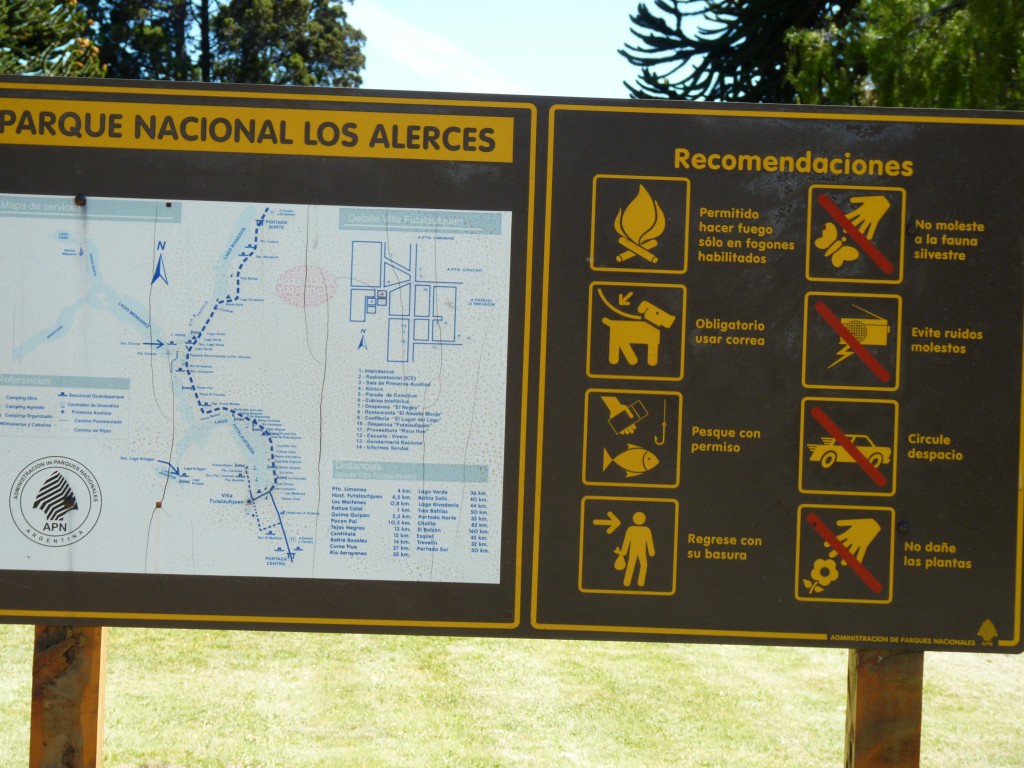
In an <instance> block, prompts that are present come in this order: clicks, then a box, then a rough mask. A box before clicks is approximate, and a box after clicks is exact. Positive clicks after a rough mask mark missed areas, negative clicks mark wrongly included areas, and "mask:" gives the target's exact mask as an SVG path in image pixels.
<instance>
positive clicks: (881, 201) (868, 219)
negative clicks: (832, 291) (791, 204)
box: [807, 184, 906, 283]
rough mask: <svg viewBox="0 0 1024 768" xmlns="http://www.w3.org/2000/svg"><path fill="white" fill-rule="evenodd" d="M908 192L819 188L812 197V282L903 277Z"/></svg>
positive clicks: (809, 227) (885, 280)
mask: <svg viewBox="0 0 1024 768" xmlns="http://www.w3.org/2000/svg"><path fill="white" fill-rule="evenodd" d="M905 198H906V193H905V192H904V190H902V189H899V188H896V187H841V186H834V185H830V184H814V185H812V186H811V189H810V192H809V194H808V216H807V219H808V222H807V279H808V280H825V281H840V282H854V283H857V282H859V283H898V282H900V281H902V279H903V247H904V229H905V227H904V222H905V220H906V210H905V209H906V205H905Z"/></svg>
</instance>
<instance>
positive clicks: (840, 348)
mask: <svg viewBox="0 0 1024 768" xmlns="http://www.w3.org/2000/svg"><path fill="white" fill-rule="evenodd" d="M901 321H902V300H901V299H900V297H899V296H880V295H876V294H862V293H809V294H807V296H806V300H805V304H804V349H803V384H804V386H805V387H809V388H829V389H864V390H887V391H891V390H895V389H896V388H897V387H899V369H900V366H899V363H900V336H901V334H900V331H901Z"/></svg>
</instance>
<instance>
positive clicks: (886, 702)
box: [845, 650, 924, 768]
mask: <svg viewBox="0 0 1024 768" xmlns="http://www.w3.org/2000/svg"><path fill="white" fill-rule="evenodd" d="M923 682H924V652H923V651H867V650H851V651H850V670H849V680H848V684H847V702H846V762H845V766H846V768H918V767H919V766H920V764H921V690H922V686H923Z"/></svg>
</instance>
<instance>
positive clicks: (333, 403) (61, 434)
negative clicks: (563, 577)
mask: <svg viewBox="0 0 1024 768" xmlns="http://www.w3.org/2000/svg"><path fill="white" fill-rule="evenodd" d="M21 85H22V84H21V83H19V82H17V81H11V82H5V83H0V90H2V89H3V88H5V87H8V88H10V89H11V90H12V91H13V95H12V99H11V100H10V102H9V103H10V104H12V105H13V104H17V105H18V106H19V108H20V109H21V111H22V112H23V115H22V117H21V118H18V119H17V120H14V121H0V122H7V125H5V126H4V134H3V135H0V153H2V154H3V155H4V156H5V157H11V158H12V160H13V158H14V157H15V156H19V157H21V158H22V162H24V158H25V156H26V155H29V156H31V157H34V163H32V168H33V169H32V170H31V171H29V172H28V173H27V174H19V176H18V178H17V181H12V182H10V183H6V184H5V185H4V189H0V273H2V276H3V279H2V280H0V306H3V307H4V308H5V311H4V314H5V318H4V322H3V332H2V338H0V437H2V438H3V439H2V440H0V473H2V475H3V480H4V485H5V487H6V489H7V490H9V493H8V507H9V510H8V511H9V514H5V515H0V527H2V528H3V529H6V532H4V533H3V535H0V567H2V568H3V569H4V570H5V571H9V572H11V575H12V576H15V580H16V581H17V582H18V583H19V585H21V586H22V587H23V589H21V590H20V593H19V596H18V597H17V598H16V599H15V600H14V603H13V604H8V605H4V606H0V608H2V609H5V611H4V613H5V614H6V615H7V616H8V617H10V618H12V619H13V620H18V618H19V617H21V618H25V617H28V616H49V615H53V614H56V615H61V616H64V617H65V618H70V619H74V618H76V617H77V618H81V619H85V618H93V619H96V620H104V621H107V622H109V621H111V620H125V621H143V622H145V621H172V622H176V623H177V622H182V621H184V622H186V623H194V624H199V625H210V624H218V623H221V624H238V623H247V624H264V625H265V624H268V623H269V624H281V625H285V626H296V625H297V626H303V625H309V626H331V625H336V626H339V627H340V626H345V625H359V626H375V625H386V626H390V627H398V628H401V627H410V628H416V627H420V626H424V625H426V626H442V627H443V626H451V627H456V628H457V627H477V628H486V627H494V628H500V627H505V628H512V627H514V626H515V625H516V624H517V623H518V614H519V593H518V587H517V582H518V579H517V575H518V571H519V554H520V541H519V539H518V535H517V532H518V529H519V518H520V516H521V506H522V503H521V498H520V496H521V493H520V486H521V481H520V474H521V466H520V462H519V458H520V457H519V454H520V451H521V445H522V440H521V438H522V435H521V434H520V431H519V425H518V423H517V422H516V421H515V419H512V418H509V415H510V414H514V413H518V412H519V411H520V408H521V407H522V402H521V401H522V397H523V391H522V387H521V385H520V384H519V383H520V382H521V381H522V380H523V376H524V373H525V372H524V371H523V370H522V368H521V366H522V364H523V363H522V362H521V361H522V360H523V358H524V357H525V356H524V355H522V354H521V352H522V348H523V344H524V337H525V329H526V327H527V323H526V309H525V306H526V303H527V301H528V295H527V294H528V290H527V280H526V275H525V269H526V267H527V266H528V260H529V247H528V237H527V226H526V222H527V221H528V219H529V217H530V214H531V207H532V189H531V188H530V185H529V181H528V180H529V171H528V167H527V166H528V165H529V163H530V160H531V157H532V154H533V119H532V117H533V116H532V111H531V108H529V107H517V106H515V105H502V104H490V103H481V102H454V103H445V104H442V103H438V102H427V101H426V100H418V101H415V100H410V99H405V100H401V103H389V102H387V101H386V100H384V99H380V98H365V99H361V98H356V97H354V96H352V95H350V94H347V93H344V92H327V93H326V95H321V94H320V93H319V92H317V93H316V94H313V93H311V92H309V91H305V92H302V95H305V96H307V97H308V98H304V99H300V100H298V103H297V104H296V103H295V101H294V100H295V99H296V95H297V94H296V93H294V92H292V91H283V90H267V91H258V92H245V93H234V92H226V91H221V90H219V89H209V90H203V91H192V90H188V91H180V90H175V91H173V92H171V91H170V90H167V89H161V90H157V89H146V88H127V87H122V88H118V87H114V88H109V89H106V90H103V91H101V92H100V93H99V94H97V93H94V92H90V93H88V94H75V97H76V98H75V99H74V100H73V101H65V102H64V103H63V104H62V103H61V102H60V101H59V98H60V97H64V98H65V99H67V98H68V94H67V93H65V92H64V91H63V90H62V89H61V88H60V87H59V86H57V85H54V86H52V88H53V90H52V92H50V93H47V92H46V91H45V89H44V90H43V91H42V94H43V95H44V96H49V97H50V98H40V91H38V90H37V91H33V97H32V98H24V96H25V92H24V91H22V90H19V88H20V87H21ZM172 93H173V97H172ZM15 95H16V96H17V98H14V96H15ZM140 97H141V99H142V102H143V103H142V104H141V106H140V105H139V104H137V103H135V101H134V100H135V99H136V98H140ZM83 98H84V100H83ZM162 98H163V99H164V100H166V101H167V102H168V104H166V105H164V106H162V104H161V102H162ZM90 99H92V100H93V101H90ZM171 102H173V103H171ZM69 103H74V104H79V105H82V104H85V105H86V107H87V108H86V109H84V110H80V111H83V112H86V113H88V114H91V113H92V112H97V114H100V113H104V114H107V115H108V117H107V122H106V125H107V126H108V127H109V126H110V125H111V124H119V125H121V126H122V127H121V129H120V130H121V133H122V135H121V136H116V137H111V136H109V135H108V136H106V137H105V138H104V141H105V142H106V146H104V147H97V146H90V145H89V144H88V143H85V144H83V145H81V146H73V140H74V139H75V136H73V135H72V136H67V135H62V134H61V131H60V125H61V123H60V120H61V115H62V114H67V113H68V108H67V105H68V104H69ZM26 104H27V105H28V106H27V107H26V106H25V105H26ZM190 104H191V111H194V112H196V115H200V113H201V117H196V119H195V120H191V121H190V122H188V124H187V125H188V127H189V130H190V131H192V132H193V133H194V132H195V131H198V130H201V126H202V125H204V124H205V125H206V135H207V139H208V140H207V141H206V142H201V141H197V142H196V144H195V147H190V146H187V145H183V144H182V141H181V135H182V134H181V130H180V129H181V127H182V126H183V125H185V121H186V120H188V119H189V118H188V114H189V112H190ZM299 105H301V108H297V107H299ZM0 107H2V104H0ZM293 107H294V108H295V109H294V114H293V113H291V112H290V111H289V110H290V109H292V108H293ZM261 109H262V110H266V111H267V114H268V115H272V118H271V117H268V118H267V119H266V120H263V119H262V118H261ZM62 110H63V111H62ZM97 110H99V111H97ZM161 110H164V111H166V112H167V114H166V115H164V116H163V118H161V116H160V113H161ZM341 110H343V111H344V114H341V115H339V114H338V112H339V111H341ZM139 111H145V112H146V113H147V115H149V114H150V113H154V114H155V115H156V116H155V117H152V118H147V121H137V125H138V127H139V130H141V131H142V132H143V136H142V139H140V140H137V139H136V138H134V137H133V136H132V135H131V122H130V121H127V119H126V118H122V119H121V120H119V121H115V120H113V119H112V118H111V117H110V115H113V114H119V113H124V114H127V113H128V112H132V113H133V114H134V112H139ZM47 114H54V115H56V117H55V118H54V121H53V122H51V123H50V125H51V126H56V129H55V130H51V131H50V133H51V134H52V136H51V138H52V141H50V142H48V141H47V136H48V133H47V131H46V130H40V127H41V125H42V123H41V121H42V120H47V118H46V117H45V116H46V115H47ZM26 115H27V117H26ZM310 115H313V117H312V118H310V117H309V116H310ZM85 116H87V115H85ZM69 119H70V118H64V120H65V123H67V122H68V120H69ZM217 121H219V122H217ZM193 122H194V123H195V125H192V124H191V123H193ZM264 122H265V123H266V125H263V123H264ZM165 123H166V126H167V128H166V130H165V136H164V139H163V140H166V142H167V144H166V145H165V146H161V145H160V141H161V138H160V136H159V129H158V128H157V129H155V130H157V133H156V134H154V133H153V130H154V129H152V126H161V125H164V124H165ZM293 123H294V125H293ZM328 123H330V124H332V125H340V126H343V127H344V129H343V130H342V129H339V132H338V135H339V141H338V142H335V143H336V144H338V145H339V146H338V148H337V150H336V151H332V150H331V148H330V147H329V146H327V145H326V144H321V145H319V149H318V148H317V145H314V144H311V143H310V139H312V140H314V141H315V136H317V135H318V129H319V134H320V135H321V136H327V134H325V133H324V131H323V129H322V128H320V126H323V125H325V124H328ZM491 123H493V127H490V124H491ZM68 124H70V123H68ZM89 125H91V126H93V128H95V129H96V130H98V126H99V125H100V121H99V118H98V117H96V116H93V122H92V123H89ZM197 126H199V127H197ZM215 126H220V128H215ZM261 126H262V128H261ZM228 127H231V131H230V132H229V131H228V130H227V129H228ZM172 128H174V132H172ZM192 129H195V130H192ZM216 130H220V131H221V134H219V135H223V136H228V133H230V134H231V136H230V138H225V139H224V142H223V143H229V142H230V143H231V149H228V150H225V151H223V152H221V151H219V149H220V148H219V146H218V144H217V141H215V140H214V137H215V136H216V135H218V134H215V133H214V132H215V131H216ZM261 130H262V131H263V133H262V134H261V133H260V131H261ZM289 131H290V133H289ZM108 133H109V131H108ZM196 135H197V136H198V134H196ZM261 135H262V136H263V138H264V139H266V141H263V142H261V141H259V139H260V136H261ZM330 135H333V134H330ZM289 136H293V138H291V139H289V140H288V141H289V143H283V142H282V139H287V138H288V137H289ZM300 136H305V137H307V138H306V139H301V138H300ZM340 137H344V138H345V140H346V141H345V142H341V141H340ZM82 138H83V140H85V139H88V138H89V136H88V135H86V136H83V137H82ZM93 138H95V137H93ZM271 139H273V141H271ZM246 142H250V143H252V144H253V146H251V147H248V149H250V150H251V151H248V152H247V151H246V144H245V143H246ZM69 143H72V146H69ZM296 144H298V147H297V148H296V149H295V151H294V153H293V151H292V149H293V147H295V145H296ZM342 144H347V145H349V146H342ZM355 144H358V145H359V151H358V153H353V152H352V146H351V145H355ZM140 146H141V147H142V148H140ZM240 147H241V149H240ZM410 150H415V151H414V152H411V151H410ZM435 150H436V157H432V156H431V152H432V151H435ZM311 152H313V153H314V154H313V155H312V156H311ZM460 153H461V154H460ZM353 154H355V156H353ZM267 155H270V157H268V156H267ZM474 170H479V171H481V173H477V174H474V173H473V171H474ZM94 174H102V175H101V176H97V175H94ZM232 177H233V178H232ZM493 177H498V178H499V180H503V181H505V182H506V183H505V184H499V185H493V184H492V183H490V182H491V181H492V180H493ZM98 179H102V181H99V180H98ZM477 179H480V180H477ZM119 191H120V192H121V194H112V193H115V192H119ZM520 254H522V255H525V258H523V257H522V256H520ZM72 579H73V581H74V586H75V588H74V589H69V584H70V583H71V580H72ZM169 586H170V587H172V589H170V590H168V589H167V587H169ZM90 587H91V588H90ZM117 594H121V595H123V596H124V597H123V598H115V597H112V595H117ZM104 595H106V597H104ZM439 606H445V607H439Z"/></svg>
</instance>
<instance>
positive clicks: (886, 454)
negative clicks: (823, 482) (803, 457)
mask: <svg viewBox="0 0 1024 768" xmlns="http://www.w3.org/2000/svg"><path fill="white" fill-rule="evenodd" d="M848 437H849V438H850V442H851V443H853V445H854V447H855V448H857V450H859V451H860V452H861V453H862V454H863V455H864V458H865V459H867V460H868V461H869V462H870V463H871V466H873V467H880V466H882V465H883V464H888V463H889V461H890V459H891V458H892V448H886V447H884V446H880V445H875V443H874V441H872V440H871V438H870V437H868V436H867V435H848ZM807 449H808V450H809V451H810V452H811V461H816V462H818V463H819V464H821V466H822V467H823V468H825V469H828V468H829V467H831V466H832V465H833V464H835V463H836V462H839V463H840V464H852V463H854V462H855V461H856V459H855V458H854V457H853V456H852V455H851V454H850V452H849V451H847V450H846V448H844V447H843V446H842V445H839V444H838V443H837V442H836V439H835V438H834V437H823V438H821V442H819V443H808V444H807Z"/></svg>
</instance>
